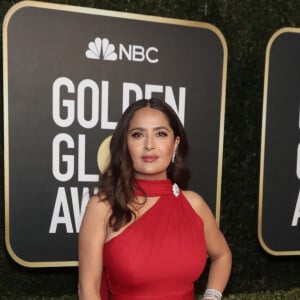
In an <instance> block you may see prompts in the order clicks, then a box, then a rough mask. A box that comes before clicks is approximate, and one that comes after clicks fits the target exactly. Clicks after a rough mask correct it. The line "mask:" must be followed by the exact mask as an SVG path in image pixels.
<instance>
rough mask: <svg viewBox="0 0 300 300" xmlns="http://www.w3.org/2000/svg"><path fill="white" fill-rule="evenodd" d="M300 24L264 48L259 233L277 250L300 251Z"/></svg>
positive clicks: (266, 244) (267, 245) (283, 252)
mask: <svg viewBox="0 0 300 300" xmlns="http://www.w3.org/2000/svg"><path fill="white" fill-rule="evenodd" d="M299 104H300V29H299V28H298V29H297V28H283V29H281V30H279V31H277V32H276V33H274V35H273V36H272V37H271V39H270V41H269V43H268V47H267V51H266V67H265V87H264V106H263V122H262V143H261V166H260V189H259V217H258V236H259V241H260V243H261V245H262V247H263V248H264V249H265V250H266V251H267V252H268V253H270V254H273V255H300V105H299Z"/></svg>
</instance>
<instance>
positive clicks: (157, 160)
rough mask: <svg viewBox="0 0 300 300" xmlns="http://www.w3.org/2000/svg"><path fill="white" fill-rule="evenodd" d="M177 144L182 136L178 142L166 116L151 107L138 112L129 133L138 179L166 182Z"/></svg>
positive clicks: (129, 143)
mask: <svg viewBox="0 0 300 300" xmlns="http://www.w3.org/2000/svg"><path fill="white" fill-rule="evenodd" d="M178 144H179V137H176V139H175V137H174V132H173V130H172V128H171V127H170V125H169V122H168V119H167V118H166V116H165V115H164V113H162V112H161V111H159V110H157V109H153V108H150V107H145V108H142V109H140V110H138V111H136V112H135V113H134V115H133V118H132V119H131V121H130V123H129V129H128V134H127V145H128V150H129V153H130V156H131V158H132V161H133V168H134V170H135V177H136V178H139V179H166V178H167V168H168V166H169V164H170V162H171V159H172V155H173V152H174V151H176V148H177V146H178Z"/></svg>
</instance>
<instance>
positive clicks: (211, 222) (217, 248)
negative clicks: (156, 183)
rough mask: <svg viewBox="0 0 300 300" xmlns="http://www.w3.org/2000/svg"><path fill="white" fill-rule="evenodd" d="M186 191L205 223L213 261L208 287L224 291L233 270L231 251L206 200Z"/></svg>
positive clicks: (207, 244)
mask: <svg viewBox="0 0 300 300" xmlns="http://www.w3.org/2000/svg"><path fill="white" fill-rule="evenodd" d="M186 193H187V194H186V198H187V199H188V200H189V202H190V203H191V205H192V207H193V208H194V209H195V211H196V212H197V213H198V214H199V215H200V217H201V218H202V220H203V223H204V234H205V241H206V251H207V254H208V256H209V258H210V261H211V264H210V269H209V275H208V282H207V289H215V290H217V291H219V292H220V293H223V291H224V289H225V287H226V285H227V282H228V280H229V276H230V272H231V261H232V257H231V251H230V249H229V247H228V245H227V242H226V240H225V238H224V236H223V234H222V232H221V231H220V230H219V227H218V225H217V223H216V221H215V218H214V215H213V214H212V212H211V210H210V208H209V207H208V205H207V204H206V202H205V201H204V200H203V199H202V197H201V196H200V195H198V194H196V193H194V192H186ZM204 299H205V298H204Z"/></svg>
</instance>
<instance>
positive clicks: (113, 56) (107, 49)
mask: <svg viewBox="0 0 300 300" xmlns="http://www.w3.org/2000/svg"><path fill="white" fill-rule="evenodd" d="M101 55H102V57H103V59H104V60H112V61H114V60H117V58H118V56H117V53H116V52H115V46H114V45H113V44H111V43H110V42H109V40H108V39H106V38H104V39H101V38H99V37H97V38H95V40H94V41H92V42H89V49H88V50H86V51H85V56H86V57H87V58H89V59H100V58H101Z"/></svg>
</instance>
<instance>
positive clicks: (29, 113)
mask: <svg viewBox="0 0 300 300" xmlns="http://www.w3.org/2000/svg"><path fill="white" fill-rule="evenodd" d="M3 65H4V74H3V78H4V123H5V130H4V131H5V132H4V138H5V226H6V246H7V248H8V251H9V253H10V255H11V256H12V257H13V258H14V259H15V260H16V261H17V262H18V263H20V264H22V265H24V266H30V267H43V266H75V265H77V238H78V231H79V228H80V223H81V220H82V216H83V214H84V210H85V207H86V204H87V202H88V200H89V197H90V195H91V193H93V190H94V188H96V187H97V184H98V181H99V170H98V165H97V153H98V150H99V147H100V146H101V144H102V143H103V141H104V140H105V139H106V138H107V137H108V136H110V135H111V134H112V133H113V130H114V128H115V127H116V124H117V122H118V119H119V118H120V116H121V114H122V112H123V111H124V110H125V109H126V108H127V107H128V105H129V104H130V103H132V102H133V101H136V100H138V99H141V98H151V97H157V98H161V99H162V100H163V101H166V102H167V103H169V104H170V105H171V106H172V107H173V108H174V109H175V111H176V112H177V114H178V115H179V117H180V119H181V121H182V123H183V124H184V126H185V128H186V130H187V133H188V138H189V140H190V144H191V153H190V158H189V165H190V167H191V171H192V181H191V185H190V188H191V189H193V190H195V191H197V192H198V193H200V194H201V195H202V196H203V197H204V198H205V199H206V201H207V202H208V203H209V205H210V207H211V209H212V211H213V212H214V214H215V216H216V219H217V221H219V213H220V193H221V170H222V151H223V128H224V107H225V86H226V68H227V47H226V42H225V40H224V37H223V35H222V34H221V33H220V31H219V30H218V29H217V28H215V27H214V26H212V25H210V24H207V23H200V22H191V21H184V20H176V19H167V18H160V17H152V16H144V15H138V14H128V13H120V12H113V11H105V10H96V9H91V8H83V7H73V6H66V5H57V4H48V3H42V2H30V1H25V2H20V3H18V4H16V5H15V6H13V7H12V8H11V9H10V11H9V12H8V13H7V15H6V17H5V19H4V24H3ZM105 145H107V144H105ZM104 152H105V151H104ZM100 153H101V151H100ZM100 156H101V155H100Z"/></svg>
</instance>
